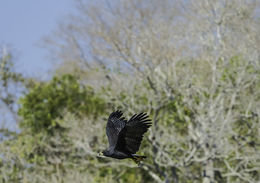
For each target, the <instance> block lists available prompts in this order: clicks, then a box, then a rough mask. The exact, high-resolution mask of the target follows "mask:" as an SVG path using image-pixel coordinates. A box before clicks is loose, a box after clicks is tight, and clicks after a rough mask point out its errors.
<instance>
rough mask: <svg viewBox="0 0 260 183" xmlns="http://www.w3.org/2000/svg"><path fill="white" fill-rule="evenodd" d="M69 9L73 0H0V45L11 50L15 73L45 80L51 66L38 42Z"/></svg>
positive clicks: (54, 26) (72, 8) (71, 10)
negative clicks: (12, 51) (18, 72)
mask: <svg viewBox="0 0 260 183" xmlns="http://www.w3.org/2000/svg"><path fill="white" fill-rule="evenodd" d="M73 10H74V2H73V0H41V1H40V0H38V1H37V0H0V46H1V45H3V44H5V45H9V46H10V47H11V48H12V50H14V55H15V60H14V61H15V62H16V64H15V68H16V70H17V71H20V72H23V73H24V74H25V75H27V76H36V77H43V79H44V78H46V77H47V75H48V74H47V73H46V71H47V70H48V69H50V67H51V64H50V61H49V60H48V58H46V56H47V52H46V50H45V49H44V48H40V47H39V45H40V43H41V39H42V37H43V36H47V35H49V34H50V33H51V32H52V31H53V30H54V29H55V28H56V27H57V25H58V22H60V21H62V20H63V19H64V18H66V16H67V15H69V14H70V13H72V12H73Z"/></svg>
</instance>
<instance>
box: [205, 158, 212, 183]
mask: <svg viewBox="0 0 260 183" xmlns="http://www.w3.org/2000/svg"><path fill="white" fill-rule="evenodd" d="M203 183H214V165H213V160H212V159H209V160H208V161H207V163H206V165H205V168H204V170H203Z"/></svg>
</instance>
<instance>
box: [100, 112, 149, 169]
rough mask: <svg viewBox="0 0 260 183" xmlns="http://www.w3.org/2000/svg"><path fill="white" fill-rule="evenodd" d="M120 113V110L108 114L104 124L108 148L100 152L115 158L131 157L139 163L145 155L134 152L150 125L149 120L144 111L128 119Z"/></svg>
mask: <svg viewBox="0 0 260 183" xmlns="http://www.w3.org/2000/svg"><path fill="white" fill-rule="evenodd" d="M122 115H123V113H122V112H121V111H115V112H113V113H111V114H110V116H109V118H108V122H107V126H106V134H107V137H108V142H109V148H107V149H106V150H104V151H103V152H102V154H103V155H104V156H107V157H111V158H116V159H125V158H131V159H133V160H134V161H135V162H136V163H137V164H139V162H140V161H141V160H142V159H144V158H146V157H145V156H139V155H136V154H135V153H136V152H137V151H138V150H139V147H140V145H141V141H142V138H143V135H144V133H145V132H147V130H148V128H149V127H150V126H151V120H150V119H148V116H147V114H145V113H140V114H138V115H137V114H135V115H134V116H132V117H131V118H130V119H129V120H128V121H127V120H126V119H125V118H124V117H122Z"/></svg>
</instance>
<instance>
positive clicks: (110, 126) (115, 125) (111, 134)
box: [106, 111, 126, 148]
mask: <svg viewBox="0 0 260 183" xmlns="http://www.w3.org/2000/svg"><path fill="white" fill-rule="evenodd" d="M122 115H123V113H122V112H121V111H115V112H112V113H111V114H110V116H109V118H108V121H107V126H106V134H107V138H108V142H109V148H115V146H116V144H117V141H118V136H119V133H120V131H121V130H122V129H123V128H124V127H125V125H126V120H125V118H124V117H122Z"/></svg>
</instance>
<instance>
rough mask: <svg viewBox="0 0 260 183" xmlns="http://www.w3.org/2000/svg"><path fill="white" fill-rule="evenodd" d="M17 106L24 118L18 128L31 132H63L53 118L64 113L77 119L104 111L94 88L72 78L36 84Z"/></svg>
mask: <svg viewBox="0 0 260 183" xmlns="http://www.w3.org/2000/svg"><path fill="white" fill-rule="evenodd" d="M20 104H21V108H20V109H19V111H18V114H19V115H20V116H21V117H22V118H23V120H22V122H21V123H20V127H21V128H23V129H30V130H31V132H32V133H38V132H43V131H45V132H47V133H52V132H54V131H55V130H57V129H60V130H64V129H63V128H62V124H59V122H58V121H57V120H56V119H57V118H62V115H63V112H64V111H65V110H66V111H68V112H71V113H74V114H75V115H77V116H79V117H80V116H84V115H90V114H91V115H93V116H96V115H97V114H98V113H100V112H102V111H104V110H105V103H104V101H103V100H102V99H101V98H100V97H98V96H97V95H96V94H95V92H94V91H93V89H92V88H91V87H84V86H82V85H80V83H79V82H78V81H77V79H76V78H75V77H74V76H72V75H64V76H62V77H61V78H57V77H54V78H53V79H52V80H51V81H50V82H48V83H41V84H38V85H36V86H35V87H33V88H32V89H31V90H30V91H29V93H28V94H27V95H25V96H24V97H23V98H21V100H20Z"/></svg>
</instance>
